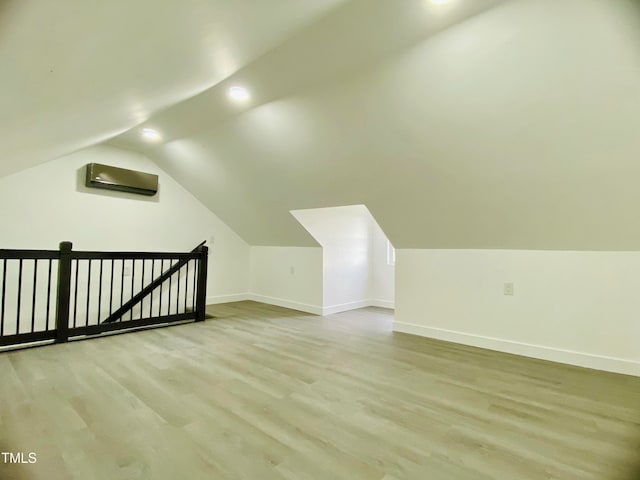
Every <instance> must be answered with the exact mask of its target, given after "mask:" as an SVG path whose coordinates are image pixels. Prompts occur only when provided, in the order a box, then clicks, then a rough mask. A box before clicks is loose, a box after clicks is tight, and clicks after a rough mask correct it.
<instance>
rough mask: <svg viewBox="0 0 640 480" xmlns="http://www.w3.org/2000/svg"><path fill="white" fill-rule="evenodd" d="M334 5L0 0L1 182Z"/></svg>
mask: <svg viewBox="0 0 640 480" xmlns="http://www.w3.org/2000/svg"><path fill="white" fill-rule="evenodd" d="M343 2H344V0H268V1H264V0H232V1H231V0H161V1H158V0H108V1H104V0H56V1H42V0H0V86H1V87H2V95H0V138H2V141H1V142H0V175H6V174H8V173H10V172H13V171H17V170H20V169H23V168H27V167H29V166H32V165H35V164H37V163H41V162H43V161H46V160H50V159H52V158H54V157H56V156H59V155H62V154H65V153H68V152H70V151H73V150H77V149H80V148H83V147H86V146H88V145H92V144H95V143H98V142H101V141H104V140H106V139H109V138H111V137H113V136H114V135H116V134H119V133H122V132H124V131H127V130H129V129H130V128H132V127H134V126H136V125H138V124H140V123H141V122H144V121H146V120H147V119H148V118H149V117H150V116H152V115H153V114H154V113H157V112H158V111H160V110H161V109H163V108H166V107H169V106H171V105H174V104H176V103H178V102H180V101H183V100H185V99H188V98H190V97H192V96H194V95H196V94H198V93H200V92H202V91H204V90H206V89H208V88H210V87H212V86H213V85H216V84H217V83H219V82H220V81H222V80H224V79H225V78H227V77H228V76H229V75H231V74H233V73H234V72H236V71H238V70H239V69H241V68H243V67H244V66H245V65H247V64H248V63H249V62H251V61H252V60H255V59H256V58H258V57H259V56H260V55H262V54H264V53H265V52H267V51H269V50H270V49H272V48H273V47H275V46H277V45H278V44H279V43H281V42H282V41H284V40H285V39H286V38H288V37H289V36H291V35H292V34H294V33H295V32H297V31H298V30H300V29H303V28H304V27H305V26H307V25H308V24H310V23H313V21H315V20H316V19H317V18H319V17H321V16H322V15H324V14H326V13H327V12H328V11H329V10H330V9H331V8H334V7H336V6H338V5H340V4H341V3H343Z"/></svg>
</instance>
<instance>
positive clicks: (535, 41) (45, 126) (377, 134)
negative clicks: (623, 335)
mask: <svg viewBox="0 0 640 480" xmlns="http://www.w3.org/2000/svg"><path fill="white" fill-rule="evenodd" d="M18 3H19V4H20V5H22V4H24V5H25V6H24V7H22V6H16V5H15V4H18ZM35 3H36V2H31V1H26V2H25V1H24V0H23V1H22V2H15V4H14V7H13V8H11V6H10V7H9V8H8V9H7V8H6V7H5V8H4V9H0V61H1V63H0V65H2V66H4V65H7V64H9V65H11V64H12V62H13V64H15V65H24V67H21V69H11V71H10V72H8V70H7V69H5V68H3V69H2V70H0V79H2V80H3V85H9V86H10V87H11V88H9V89H8V90H5V92H7V91H9V92H20V93H19V94H17V95H11V96H10V97H11V98H8V97H9V95H7V96H6V97H7V98H5V97H4V96H3V97H0V108H1V110H0V111H2V112H5V111H7V112H10V113H11V118H9V117H7V116H5V115H4V113H3V116H2V117H0V132H2V134H3V138H8V142H5V141H3V142H1V144H0V149H2V150H0V174H1V173H2V171H5V172H6V171H11V170H15V169H17V168H23V167H24V166H25V165H28V164H29V163H30V162H31V163H36V162H38V161H42V160H44V159H46V158H50V157H51V156H52V155H54V154H61V153H66V150H72V149H76V148H80V147H82V146H85V145H88V144H91V143H95V142H98V141H101V140H103V139H106V138H109V137H114V135H115V137H114V138H113V139H112V140H111V141H112V143H114V144H117V145H120V146H124V147H127V148H132V149H136V150H140V151H144V152H145V153H146V154H147V155H148V156H149V157H150V158H152V159H153V160H154V161H156V162H157V163H158V164H159V165H160V166H161V167H162V168H163V169H165V170H166V171H167V172H169V173H170V174H171V175H172V176H173V177H174V178H176V179H177V180H178V181H179V182H180V183H182V184H183V185H184V186H185V187H187V188H188V189H189V190H190V191H191V192H192V193H193V194H194V195H195V196H196V197H198V198H199V199H200V200H201V201H202V202H203V203H204V204H206V205H207V206H208V207H209V208H210V209H211V210H212V211H214V212H215V213H216V214H218V215H219V216H220V217H221V218H222V219H223V220H224V221H225V222H227V223H228V224H229V225H230V226H231V227H232V228H233V229H235V230H236V231H237V232H238V233H239V234H240V235H241V236H243V238H245V239H246V240H247V241H248V242H249V243H251V244H254V245H314V244H315V242H314V241H313V239H312V238H311V236H310V235H309V234H308V233H307V232H306V231H305V230H304V229H303V228H302V227H301V226H300V225H299V224H298V222H296V221H295V219H294V218H293V217H292V215H291V214H290V210H294V209H305V208H318V207H328V206H337V205H352V204H365V205H366V206H367V207H368V209H369V210H370V211H371V213H372V214H373V215H374V217H375V218H376V220H377V221H378V223H379V224H380V226H381V227H382V228H383V229H384V230H385V233H386V234H387V236H388V237H389V238H390V239H391V241H392V242H393V244H394V245H395V246H396V247H399V248H412V247H415V248H523V249H529V248H530V249H538V248H542V249H594V250H599V249H608V250H623V249H630V250H632V249H638V248H640V226H639V225H637V222H635V216H636V215H635V213H636V212H635V208H634V207H635V206H636V205H639V204H640V189H639V188H637V183H638V180H637V179H638V178H639V177H640V162H639V161H638V153H639V152H640V135H638V134H637V133H636V130H637V127H636V124H637V119H638V118H640V117H639V114H640V42H639V40H640V38H638V37H639V36H640V24H639V20H640V7H638V4H637V2H635V1H633V0H511V1H500V0H450V2H449V3H447V4H444V5H439V6H435V5H432V4H431V2H430V1H429V0H393V1H390V0H351V1H343V2H338V1H333V2H318V1H317V0H309V1H306V2H305V1H300V0H291V1H284V0H269V2H262V1H261V0H256V1H253V2H251V1H249V0H244V1H237V0H234V2H229V1H227V2H225V1H204V0H202V1H200V2H197V1H195V0H190V1H182V2H175V3H173V2H164V3H162V5H163V7H162V10H163V11H162V12H159V11H158V10H153V7H152V5H155V4H156V3H157V2H150V1H149V2H147V1H146V0H144V1H141V2H130V3H133V4H136V5H137V6H136V7H135V8H133V7H131V5H130V3H127V4H125V3H124V2H119V1H116V2H102V3H97V2H96V3H95V5H93V2H88V1H86V0H85V1H83V2H80V1H78V2H77V5H76V7H77V8H76V10H74V15H73V16H72V15H68V16H65V15H61V14H60V13H59V12H58V9H56V8H54V7H53V6H50V7H47V6H46V5H47V4H48V3H49V2H40V3H42V4H43V5H42V6H39V7H38V8H36V7H35ZM52 3H54V2H52ZM85 4H92V5H93V9H90V8H89V7H83V5H85ZM118 4H120V7H121V8H120V9H118V8H117V7H118ZM267 4H268V7H267V6H265V5H267ZM125 5H126V6H127V8H126V9H125V10H126V11H127V15H124V14H123V13H122V12H123V11H124V10H123V9H124V8H125V7H124V6H125ZM165 5H166V7H165ZM145 6H146V7H147V8H146V9H145V8H144V7H145ZM156 8H158V7H156ZM164 8H166V9H167V11H166V12H165V11H164ZM96 9H98V10H96ZM100 9H102V10H104V11H103V12H102V13H101V14H100V15H98V14H97V13H96V12H100ZM130 9H132V10H133V12H132V13H131V14H132V15H133V17H134V18H136V19H137V22H136V21H135V20H129V12H128V10H130ZM261 9H262V10H261ZM41 10H44V12H42V11H41ZM56 12H57V13H56ZM119 12H120V13H119ZM145 14H146V15H147V16H148V17H150V18H147V19H145V18H144V15H145ZM53 15H57V16H58V17H62V18H60V22H58V23H56V22H47V21H45V20H46V18H47V16H49V17H51V16H53ZM85 17H86V19H85ZM125 17H126V19H127V20H126V21H125V20H123V18H125ZM56 18H57V17H56ZM240 18H241V19H242V21H241V20H238V19H240ZM9 19H11V21H9ZM65 19H66V20H65ZM73 19H75V20H73ZM234 19H235V21H234ZM21 22H22V24H23V25H32V26H33V28H32V29H31V30H29V29H24V28H18V27H12V26H13V25H16V24H17V25H20V24H21ZM24 22H28V23H24ZM39 22H40V23H41V25H40V27H41V29H40V30H38V24H39ZM114 25H115V26H114ZM132 26H133V27H132ZM7 27H8V28H7ZM34 29H35V30H36V31H39V32H40V33H39V34H38V35H32V32H33V31H34ZM114 29H115V30H114ZM69 30H73V33H70V32H69ZM43 31H44V32H45V33H42V32H43ZM96 31H100V32H102V33H101V34H99V35H98V34H95V32H96ZM212 32H214V33H212ZM7 38H8V40H9V41H8V43H7V41H6V39H7ZM61 38H64V39H65V40H64V41H62V39H61ZM78 38H81V39H83V41H81V42H79V41H78ZM225 39H226V40H225ZM225 42H226V43H225ZM26 46H28V48H27V47H26ZM47 50H51V51H52V53H51V54H50V55H47ZM69 51H70V52H72V53H73V54H72V55H70V54H68V53H67V54H65V52H69ZM96 51H99V52H100V51H102V52H103V53H104V54H101V55H96V54H95V52H96ZM29 52H35V53H34V54H33V55H29V54H28V53H29ZM221 52H226V53H224V54H223V53H221ZM32 57H33V58H32ZM49 58H51V59H56V64H55V65H54V68H52V67H48V68H45V67H46V66H47V65H48V59H49ZM229 58H232V60H229ZM223 59H226V60H223ZM7 62H9V63H7ZM52 65H53V64H52ZM51 69H53V72H50V70H51ZM26 71H33V72H34V75H33V78H31V75H25V72H26ZM71 71H73V74H70V72H71ZM5 77H6V78H7V82H6V83H5ZM49 78H50V81H49V80H48V79H49ZM234 84H243V85H246V86H247V87H249V88H250V89H251V91H252V95H253V96H252V100H251V101H250V102H249V103H248V104H246V105H235V104H232V103H230V102H229V101H228V99H227V98H226V91H227V88H228V87H229V86H230V85H234ZM136 105H138V106H139V108H138V107H136ZM138 124H144V125H145V126H153V127H154V128H157V129H158V130H160V131H161V133H162V134H163V136H164V142H163V143H162V144H159V145H148V144H145V143H143V142H142V140H141V139H140V137H139V127H138V126H137V125H138ZM120 132H123V133H122V134H120V135H116V133H120ZM4 159H11V160H7V161H5V160H4ZM14 159H17V160H14ZM2 162H5V163H2Z"/></svg>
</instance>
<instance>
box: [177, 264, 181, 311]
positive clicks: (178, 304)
mask: <svg viewBox="0 0 640 480" xmlns="http://www.w3.org/2000/svg"><path fill="white" fill-rule="evenodd" d="M180 270H182V269H180ZM180 270H178V281H177V282H176V283H177V284H176V313H179V312H180Z"/></svg>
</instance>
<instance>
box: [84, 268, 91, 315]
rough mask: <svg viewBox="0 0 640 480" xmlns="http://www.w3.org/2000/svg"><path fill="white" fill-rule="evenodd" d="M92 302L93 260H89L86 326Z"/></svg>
mask: <svg viewBox="0 0 640 480" xmlns="http://www.w3.org/2000/svg"><path fill="white" fill-rule="evenodd" d="M90 302H91V260H89V267H88V270H87V312H86V316H85V319H84V326H85V327H86V326H88V325H89V303H90Z"/></svg>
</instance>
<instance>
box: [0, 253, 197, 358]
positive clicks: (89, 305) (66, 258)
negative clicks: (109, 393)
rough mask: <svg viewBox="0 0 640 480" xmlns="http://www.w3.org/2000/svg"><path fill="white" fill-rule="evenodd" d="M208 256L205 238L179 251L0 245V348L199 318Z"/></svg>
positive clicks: (63, 340)
mask: <svg viewBox="0 0 640 480" xmlns="http://www.w3.org/2000/svg"><path fill="white" fill-rule="evenodd" d="M207 262H208V249H207V247H206V246H205V245H204V242H202V243H201V244H200V245H198V246H197V247H196V248H195V249H193V250H192V251H191V252H186V253H174V252H82V251H74V250H73V246H72V244H71V243H70V242H62V243H61V244H60V249H59V250H51V251H45V250H0V282H1V283H0V295H1V297H0V347H1V346H7V345H21V344H26V343H31V342H40V341H45V340H54V341H55V342H66V341H67V340H68V339H69V338H77V337H81V336H86V335H96V334H101V333H105V332H109V331H114V330H123V329H134V328H140V327H147V326H153V325H159V324H169V323H172V322H179V321H188V320H195V321H202V320H204V319H205V308H206V284H207ZM54 309H55V315H54V314H53V313H52V310H54Z"/></svg>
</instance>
